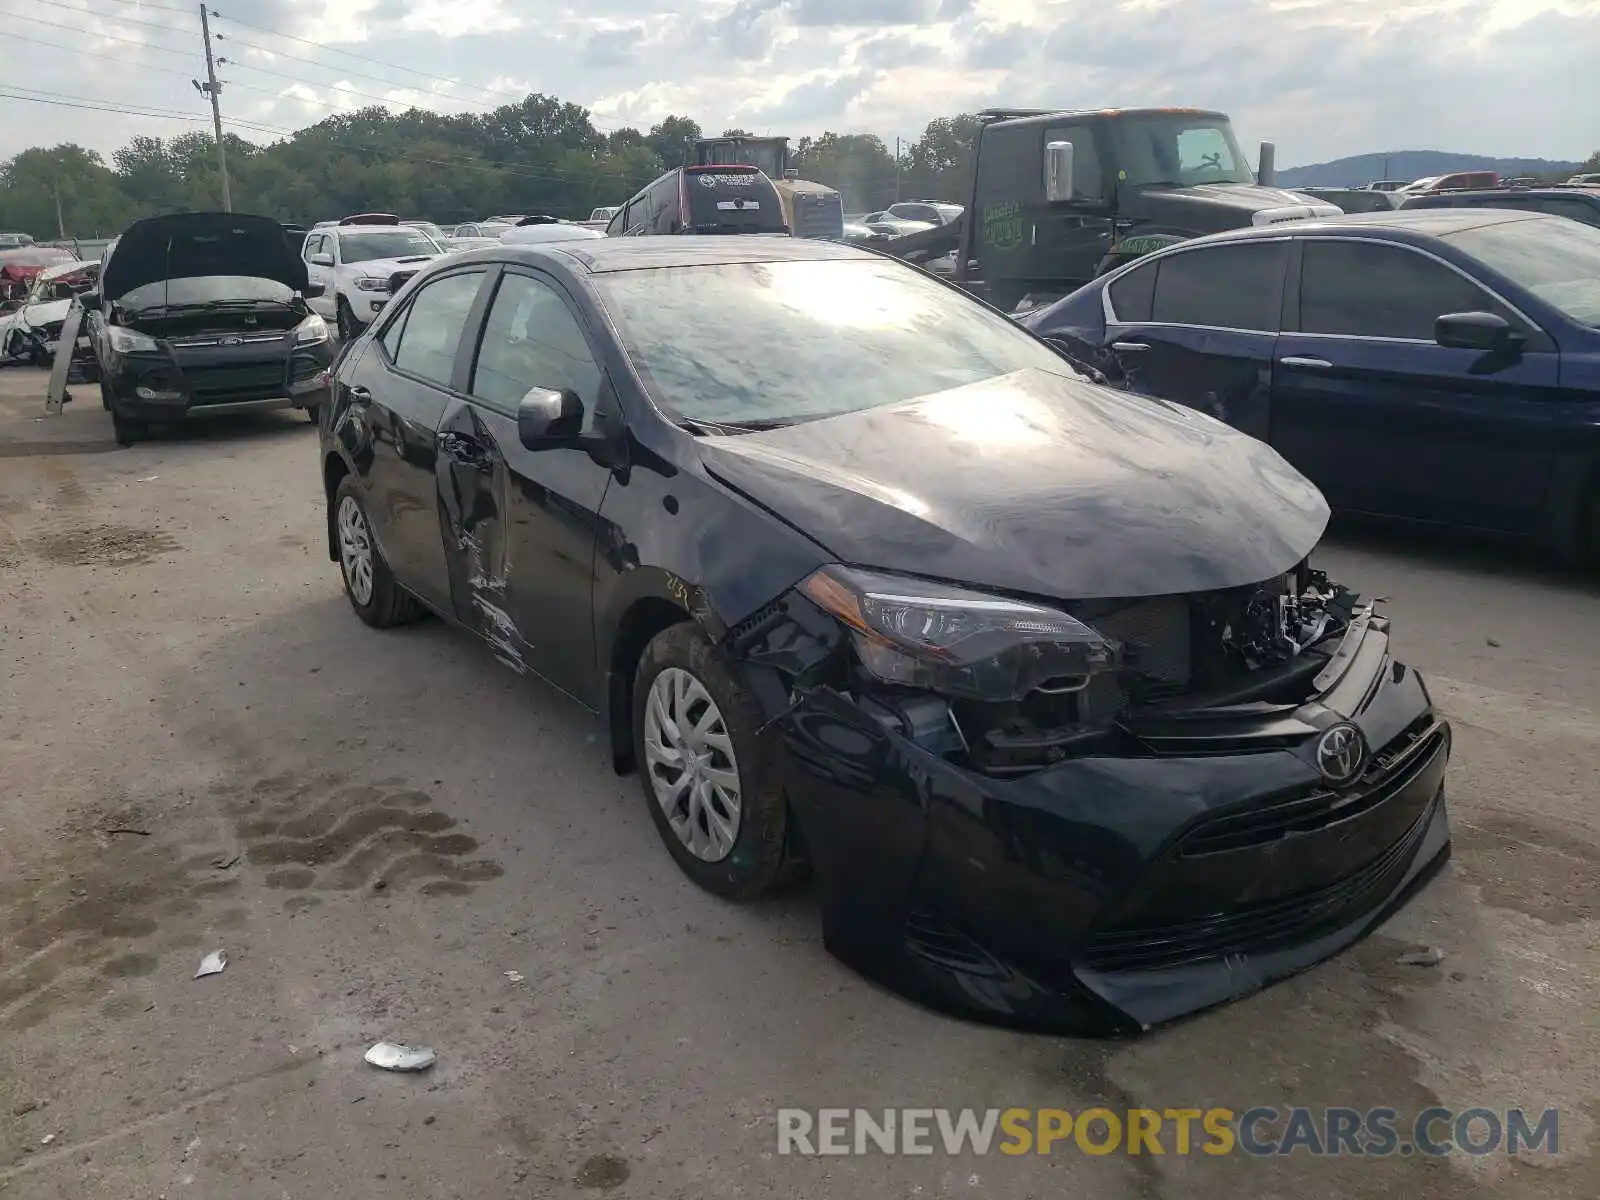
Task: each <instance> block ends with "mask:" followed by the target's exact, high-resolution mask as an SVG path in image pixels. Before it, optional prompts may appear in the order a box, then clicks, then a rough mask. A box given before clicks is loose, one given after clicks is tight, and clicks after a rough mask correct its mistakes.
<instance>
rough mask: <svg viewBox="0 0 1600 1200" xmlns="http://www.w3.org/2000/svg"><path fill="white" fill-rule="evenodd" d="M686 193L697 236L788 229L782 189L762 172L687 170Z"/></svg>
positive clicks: (690, 218)
mask: <svg viewBox="0 0 1600 1200" xmlns="http://www.w3.org/2000/svg"><path fill="white" fill-rule="evenodd" d="M683 190H684V191H685V192H686V193H688V197H689V223H690V224H691V225H692V226H693V227H694V232H695V233H783V232H784V230H785V228H786V225H785V223H784V218H783V209H782V206H781V205H780V204H779V203H778V190H777V189H776V188H774V187H773V186H772V181H771V180H770V179H768V178H767V177H766V176H765V175H763V174H762V173H761V172H760V171H756V170H750V171H740V170H739V169H738V168H737V167H724V168H722V169H720V170H717V171H685V172H684V175H683Z"/></svg>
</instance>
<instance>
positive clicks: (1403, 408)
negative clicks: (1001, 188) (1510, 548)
mask: <svg viewBox="0 0 1600 1200" xmlns="http://www.w3.org/2000/svg"><path fill="white" fill-rule="evenodd" d="M1023 321H1024V323H1025V324H1026V325H1027V326H1028V327H1029V328H1031V329H1032V330H1033V331H1034V332H1035V333H1037V334H1039V335H1040V336H1042V337H1046V338H1049V339H1051V340H1053V341H1055V342H1057V343H1059V344H1061V345H1062V346H1064V347H1065V348H1066V349H1068V350H1069V351H1070V352H1071V353H1073V354H1074V355H1075V356H1077V357H1079V358H1080V359H1084V360H1086V361H1088V362H1090V363H1091V364H1092V365H1094V366H1096V367H1098V368H1099V369H1100V370H1102V371H1104V372H1105V373H1106V374H1107V375H1108V376H1111V377H1112V378H1113V380H1120V381H1121V382H1123V383H1124V384H1125V386H1128V387H1130V388H1132V389H1133V390H1135V391H1138V392H1142V393H1145V394H1147V395H1153V396H1157V397H1160V398H1163V399H1167V400H1173V401H1177V402H1180V403H1183V404H1186V405H1188V406H1190V407H1192V408H1197V409H1200V410H1202V411H1204V412H1208V413H1210V414H1212V415H1213V416H1216V417H1218V418H1220V419H1221V420H1223V421H1226V422H1228V423H1229V424H1231V425H1234V426H1236V427H1238V428H1240V429H1242V430H1244V431H1245V432H1247V433H1250V434H1253V435H1254V436H1256V437H1258V438H1261V439H1262V440H1263V441H1266V442H1268V443H1270V444H1271V445H1272V446H1274V447H1275V448H1276V449H1277V450H1278V451H1279V452H1280V453H1281V454H1282V455H1283V456H1284V457H1285V458H1287V459H1288V460H1289V461H1290V462H1291V463H1293V464H1294V465H1295V466H1296V467H1298V468H1299V469H1300V470H1301V472H1303V473H1304V474H1305V475H1306V476H1308V477H1309V478H1310V479H1311V480H1312V481H1313V482H1315V483H1316V484H1317V485H1318V486H1319V487H1320V488H1321V489H1322V491H1323V494H1324V495H1325V496H1326V497H1327V500H1328V502H1329V504H1330V505H1332V506H1333V507H1334V508H1335V509H1341V510H1345V511H1351V512H1365V513H1374V514H1378V515H1382V516H1387V517H1398V518H1403V519H1407V520H1414V521H1425V522H1433V523H1439V524H1447V525H1456V526H1464V527H1471V528H1478V529H1485V530H1492V531H1495V532H1499V533H1509V534H1517V535H1522V536H1526V537H1529V538H1532V539H1535V540H1537V541H1539V542H1542V543H1544V544H1546V545H1548V546H1551V547H1553V548H1555V549H1558V550H1560V551H1561V552H1563V553H1564V554H1566V555H1568V556H1570V557H1575V558H1576V557H1584V556H1587V557H1590V558H1593V557H1596V556H1600V466H1597V464H1600V229H1597V228H1594V227H1592V226H1588V225H1582V224H1579V223H1578V222H1576V221H1570V220H1568V219H1566V218H1565V217H1557V216H1548V215H1542V214H1535V213H1527V212H1513V211H1497V210H1492V209H1480V210H1422V211H1403V212H1393V213H1374V214H1363V215H1361V216H1350V217H1342V218H1336V219H1333V220H1326V221H1300V222H1295V223H1293V224H1292V225H1275V226H1265V227H1261V228H1253V229H1242V230H1234V231H1231V232H1228V233H1222V234H1216V235H1214V236H1211V237H1203V238H1196V239H1193V240H1192V241H1187V242H1182V243H1180V244H1178V245H1176V246H1173V247H1171V248H1169V249H1166V250H1163V251H1160V252H1158V253H1155V254H1151V255H1148V256H1146V257H1144V258H1141V259H1138V260H1136V261H1135V262H1133V263H1130V264H1129V265H1128V266H1126V267H1124V268H1122V269H1121V270H1119V271H1116V272H1114V273H1112V274H1109V275H1106V276H1104V277H1103V278H1100V279H1097V280H1095V281H1094V282H1092V283H1090V284H1088V285H1086V286H1085V287H1083V288H1080V289H1079V290H1078V291H1076V292H1074V293H1073V294H1072V295H1070V296H1067V297H1066V298H1064V299H1062V300H1060V301H1057V302H1056V303H1055V304H1052V305H1050V306H1048V307H1046V308H1043V309H1039V310H1037V311H1035V312H1033V313H1030V314H1028V315H1027V316H1026V317H1024V318H1023Z"/></svg>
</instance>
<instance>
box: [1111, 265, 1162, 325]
mask: <svg viewBox="0 0 1600 1200" xmlns="http://www.w3.org/2000/svg"><path fill="white" fill-rule="evenodd" d="M1158 265H1159V264H1157V263H1151V264H1150V265H1149V266H1145V267H1136V268H1135V269H1133V270H1132V271H1129V272H1128V273H1127V274H1126V275H1124V276H1122V277H1121V278H1119V279H1118V280H1117V281H1116V282H1115V283H1113V284H1112V285H1111V288H1110V291H1111V311H1112V312H1114V313H1116V314H1117V320H1119V321H1148V320H1149V319H1150V314H1151V312H1152V311H1153V309H1154V307H1155V300H1156V268H1157V266H1158Z"/></svg>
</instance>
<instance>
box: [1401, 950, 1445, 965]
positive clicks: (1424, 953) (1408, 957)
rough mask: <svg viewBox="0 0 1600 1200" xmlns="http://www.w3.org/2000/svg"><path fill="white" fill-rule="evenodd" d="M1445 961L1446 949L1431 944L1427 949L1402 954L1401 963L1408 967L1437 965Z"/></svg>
mask: <svg viewBox="0 0 1600 1200" xmlns="http://www.w3.org/2000/svg"><path fill="white" fill-rule="evenodd" d="M1443 961H1444V951H1443V950H1441V949H1439V947H1437V946H1429V947H1428V948H1427V949H1426V950H1413V951H1412V952H1411V953H1410V954H1402V955H1401V956H1400V964H1401V965H1402V966H1406V967H1437V966H1438V965H1439V964H1440V963H1442V962H1443Z"/></svg>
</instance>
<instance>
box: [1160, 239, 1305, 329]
mask: <svg viewBox="0 0 1600 1200" xmlns="http://www.w3.org/2000/svg"><path fill="white" fill-rule="evenodd" d="M1287 249H1288V244H1287V243H1286V242H1258V243H1255V244H1241V245H1237V246H1207V247H1205V248H1204V249H1200V250H1181V251H1178V252H1177V253H1175V254H1168V255H1166V256H1165V257H1163V258H1161V259H1160V260H1158V262H1157V264H1156V265H1157V267H1158V268H1159V270H1158V271H1157V273H1156V290H1155V299H1154V301H1153V303H1152V304H1151V311H1150V319H1151V320H1152V321H1166V322H1170V323H1172V324H1175V325H1206V326H1211V327H1213V328H1217V329H1254V330H1261V331H1263V332H1267V333H1275V332H1276V331H1277V328H1278V283H1279V280H1280V279H1281V278H1282V276H1283V267H1284V262H1285V259H1286V257H1287Z"/></svg>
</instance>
